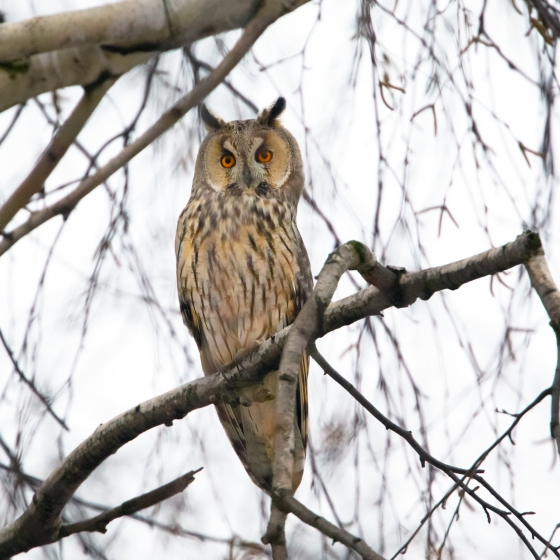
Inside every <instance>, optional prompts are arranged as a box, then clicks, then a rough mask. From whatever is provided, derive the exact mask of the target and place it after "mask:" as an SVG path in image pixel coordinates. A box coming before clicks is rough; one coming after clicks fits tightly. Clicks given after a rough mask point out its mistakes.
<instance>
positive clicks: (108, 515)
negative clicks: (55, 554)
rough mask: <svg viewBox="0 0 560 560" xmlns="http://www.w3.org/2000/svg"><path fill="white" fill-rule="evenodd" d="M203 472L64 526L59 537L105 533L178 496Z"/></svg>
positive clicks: (191, 472)
mask: <svg viewBox="0 0 560 560" xmlns="http://www.w3.org/2000/svg"><path fill="white" fill-rule="evenodd" d="M201 470H202V467H201V468H200V469H196V470H195V471H189V472H188V473H187V474H184V475H182V476H180V477H179V478H176V479H175V480H172V481H171V482H168V483H167V484H164V485H163V486H160V487H159V488H156V489H155V490H152V491H151V492H146V493H145V494H142V495H141V496H138V497H136V498H133V499H132V500H127V501H126V502H123V503H122V504H121V505H120V506H117V507H114V508H111V509H109V510H107V511H104V512H103V513H100V514H99V515H96V516H95V517H92V518H91V519H86V520H85V521H78V522H77V523H70V524H68V525H63V526H62V527H61V528H60V531H59V533H58V537H59V538H64V537H68V536H69V535H73V534H75V533H81V532H83V531H89V532H94V531H95V532H99V533H105V532H106V531H107V525H108V524H109V523H110V522H111V521H114V520H115V519H118V518H119V517H123V516H125V515H133V514H135V513H137V512H139V511H141V510H143V509H146V508H149V507H151V506H155V505H156V504H159V503H160V502H163V501H164V500H167V499H168V498H171V497H172V496H175V495H176V494H180V493H181V492H182V491H183V490H184V489H185V488H186V487H187V486H189V484H190V483H191V482H193V481H194V475H195V474H196V473H198V472H200V471H201Z"/></svg>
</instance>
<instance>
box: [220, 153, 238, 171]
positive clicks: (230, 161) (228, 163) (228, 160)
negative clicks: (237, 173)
mask: <svg viewBox="0 0 560 560" xmlns="http://www.w3.org/2000/svg"><path fill="white" fill-rule="evenodd" d="M221 162H222V166H223V167H225V168H226V169H229V168H230V167H233V166H234V165H235V158H234V157H233V156H232V155H231V154H226V155H225V156H222V159H221Z"/></svg>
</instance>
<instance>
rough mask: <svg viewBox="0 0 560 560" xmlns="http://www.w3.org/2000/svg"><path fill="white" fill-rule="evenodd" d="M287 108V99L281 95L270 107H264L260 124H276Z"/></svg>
mask: <svg viewBox="0 0 560 560" xmlns="http://www.w3.org/2000/svg"><path fill="white" fill-rule="evenodd" d="M285 108H286V100H285V99H284V98H283V97H279V98H278V99H277V100H276V101H275V102H274V103H273V104H272V105H271V106H270V107H268V108H267V109H263V110H262V111H261V112H260V113H259V116H258V117H257V121H258V122H259V123H260V124H265V125H268V126H274V125H275V124H276V120H277V119H278V117H279V116H280V115H281V114H282V113H283V112H284V109H285Z"/></svg>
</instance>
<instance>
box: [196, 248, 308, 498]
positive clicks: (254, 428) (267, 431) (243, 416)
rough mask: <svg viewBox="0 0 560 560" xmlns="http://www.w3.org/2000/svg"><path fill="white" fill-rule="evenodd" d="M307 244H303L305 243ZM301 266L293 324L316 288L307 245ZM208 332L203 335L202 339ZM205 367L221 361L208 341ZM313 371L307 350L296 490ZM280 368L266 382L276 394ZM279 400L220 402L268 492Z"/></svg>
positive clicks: (240, 450) (297, 428) (299, 397)
mask: <svg viewBox="0 0 560 560" xmlns="http://www.w3.org/2000/svg"><path fill="white" fill-rule="evenodd" d="M301 245H302V246H303V243H301ZM299 260H300V262H299V269H300V271H301V276H300V278H297V279H296V289H295V293H294V294H292V298H293V302H294V307H293V313H290V314H289V315H287V316H286V317H285V320H286V324H291V323H292V322H293V321H294V319H295V317H296V316H297V313H299V311H300V310H301V308H302V307H303V305H304V303H305V302H306V301H307V299H308V297H309V295H310V294H311V291H312V288H313V279H312V276H311V267H310V265H309V260H308V257H307V253H306V252H305V248H303V252H300V259H299ZM203 338H204V335H202V339H203ZM200 355H201V360H202V367H203V369H204V371H205V372H208V373H209V372H214V371H217V369H218V366H219V364H217V363H216V362H215V361H214V359H213V357H212V356H211V354H210V352H209V349H208V347H207V346H206V347H205V344H204V340H202V344H201V346H200ZM308 372H309V356H308V355H307V353H304V355H303V357H302V361H301V366H300V371H299V380H298V384H297V388H296V411H295V412H296V414H295V418H294V420H295V425H294V435H295V438H294V440H295V442H294V443H295V450H294V451H295V452H294V456H295V461H294V474H293V477H294V478H293V487H294V490H295V489H296V488H297V487H298V486H299V483H300V481H301V477H302V475H303V467H304V463H305V450H306V448H307V433H308V432H307V430H308V391H307V378H308ZM277 382H278V371H272V372H270V373H269V374H267V375H266V376H265V378H264V380H263V385H264V386H265V387H266V388H267V389H268V390H269V391H270V392H271V393H272V394H274V395H275V394H276V392H277ZM275 407H276V403H275V401H269V402H264V403H253V404H252V405H251V406H250V407H245V406H242V405H230V404H221V405H216V409H217V411H218V416H219V418H220V421H221V423H222V425H223V427H224V429H225V431H226V434H227V436H228V438H229V440H230V442H231V444H232V446H233V448H234V450H235V452H236V453H237V455H238V457H239V458H240V460H241V462H242V463H243V466H244V467H245V470H246V471H247V473H248V474H249V476H250V477H251V479H252V480H253V482H254V483H255V484H257V486H260V487H261V488H262V489H263V490H265V491H266V492H269V493H270V491H271V490H272V459H273V443H274V442H273V437H271V434H273V433H274V431H275V421H276V414H275Z"/></svg>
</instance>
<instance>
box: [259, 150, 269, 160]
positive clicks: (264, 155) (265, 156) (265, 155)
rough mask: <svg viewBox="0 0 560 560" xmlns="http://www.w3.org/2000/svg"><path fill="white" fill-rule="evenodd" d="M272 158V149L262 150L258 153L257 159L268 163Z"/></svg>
mask: <svg viewBox="0 0 560 560" xmlns="http://www.w3.org/2000/svg"><path fill="white" fill-rule="evenodd" d="M271 159H272V152H271V151H270V150H262V151H261V152H258V153H257V161H258V162H260V163H268V162H269V161H270V160H271Z"/></svg>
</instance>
